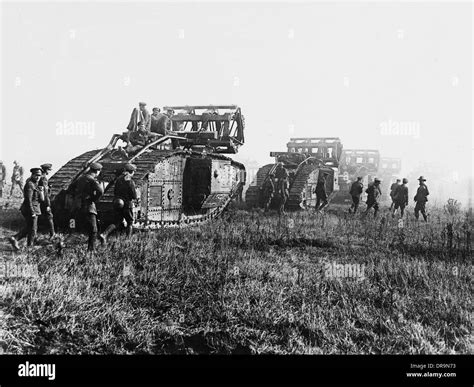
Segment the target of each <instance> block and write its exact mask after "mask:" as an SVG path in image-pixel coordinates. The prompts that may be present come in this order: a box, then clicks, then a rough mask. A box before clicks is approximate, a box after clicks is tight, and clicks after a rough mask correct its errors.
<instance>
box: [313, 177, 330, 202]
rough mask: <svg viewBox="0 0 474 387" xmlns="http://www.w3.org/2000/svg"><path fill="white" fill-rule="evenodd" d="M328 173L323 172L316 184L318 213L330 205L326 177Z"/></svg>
mask: <svg viewBox="0 0 474 387" xmlns="http://www.w3.org/2000/svg"><path fill="white" fill-rule="evenodd" d="M327 176H328V174H327V173H325V172H323V173H322V174H320V176H319V177H318V182H317V184H316V188H315V190H314V191H315V193H316V207H315V210H316V211H321V210H322V209H323V208H324V207H326V205H327V204H328V195H327V193H326V177H327Z"/></svg>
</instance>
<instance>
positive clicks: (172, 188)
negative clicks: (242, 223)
mask: <svg viewBox="0 0 474 387" xmlns="http://www.w3.org/2000/svg"><path fill="white" fill-rule="evenodd" d="M163 111H166V112H168V118H169V120H170V124H171V125H170V126H169V128H170V130H168V131H167V132H166V133H165V134H162V135H155V136H154V137H152V138H149V139H148V140H147V143H146V144H145V145H143V146H141V147H140V146H138V147H135V149H134V151H133V153H130V152H127V151H126V149H125V148H124V147H123V145H124V144H123V139H124V136H125V135H127V132H125V133H123V134H115V135H113V136H112V139H111V140H110V142H109V144H108V145H107V146H106V147H105V148H103V149H100V150H91V151H88V152H85V153H83V154H81V155H79V156H77V157H75V158H73V159H71V160H70V161H69V162H67V163H66V164H65V165H64V166H63V167H62V168H60V169H59V170H58V171H57V172H56V173H55V174H54V175H53V176H52V177H51V178H50V180H49V183H50V187H51V188H50V190H51V191H50V192H51V197H52V209H53V212H54V216H55V221H56V223H57V224H58V226H60V227H61V228H63V229H64V228H66V229H68V228H69V229H71V228H76V227H77V224H78V223H80V222H79V219H78V214H77V211H76V210H75V209H74V208H75V206H74V205H73V203H74V197H73V195H72V193H71V192H70V190H68V188H69V187H70V185H71V184H72V183H73V182H74V181H75V180H76V179H78V178H79V177H80V176H81V175H82V174H84V173H86V172H87V171H88V169H89V165H90V164H91V163H93V162H100V164H102V166H103V169H102V171H101V173H100V175H99V177H98V180H99V182H100V183H101V184H102V186H103V188H104V195H103V196H102V198H101V199H100V200H99V202H98V203H97V209H98V218H99V220H100V223H101V227H104V226H106V225H107V224H108V223H110V221H111V219H112V214H113V208H112V201H113V191H114V183H115V180H116V178H117V177H118V175H119V174H120V172H121V170H122V169H123V167H124V166H125V164H127V163H133V164H134V165H136V167H137V169H136V171H135V174H134V176H133V180H134V182H135V185H136V188H137V194H138V198H139V200H138V205H136V206H135V208H134V210H133V211H134V228H136V229H156V228H161V227H181V226H185V225H192V224H198V223H203V222H207V221H211V220H212V219H215V218H216V217H218V216H219V215H220V214H221V213H222V211H223V210H224V209H225V208H226V207H227V206H228V205H229V203H230V202H231V200H232V199H233V198H235V197H239V195H241V192H242V188H243V186H244V184H245V176H246V174H245V168H244V166H243V165H242V164H240V163H238V162H236V161H234V160H232V159H231V158H230V157H228V156H227V154H235V153H237V151H238V148H239V147H240V146H242V145H243V144H244V117H243V115H242V113H241V109H240V108H239V107H238V106H235V105H212V106H167V107H164V108H163ZM128 134H129V133H128ZM121 144H122V145H121ZM136 148H138V149H136ZM76 221H78V222H76Z"/></svg>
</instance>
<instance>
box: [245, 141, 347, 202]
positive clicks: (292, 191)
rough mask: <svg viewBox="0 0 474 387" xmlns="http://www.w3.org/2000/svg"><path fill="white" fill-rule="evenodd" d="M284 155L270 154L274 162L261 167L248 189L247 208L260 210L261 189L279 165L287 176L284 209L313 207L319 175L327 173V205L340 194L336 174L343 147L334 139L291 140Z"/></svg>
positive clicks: (262, 199)
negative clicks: (287, 188)
mask: <svg viewBox="0 0 474 387" xmlns="http://www.w3.org/2000/svg"><path fill="white" fill-rule="evenodd" d="M287 148H288V150H287V151H286V152H270V156H271V157H274V159H275V162H274V163H272V164H267V165H264V166H263V167H261V168H260V169H259V170H258V171H257V174H256V177H255V179H254V181H253V182H252V183H251V185H250V186H249V188H248V189H247V192H246V195H245V201H246V203H247V205H248V206H249V207H263V205H264V202H265V197H264V196H265V193H264V187H265V183H266V181H267V180H268V179H269V176H270V174H271V173H274V172H275V171H276V169H277V166H278V164H279V163H281V164H282V165H283V167H284V168H285V169H286V170H287V172H288V175H289V183H290V188H289V198H288V200H287V202H286V205H285V208H286V209H289V210H299V209H306V208H314V207H315V206H316V194H315V188H316V184H317V182H318V178H319V176H320V174H321V173H326V174H327V175H328V177H327V178H326V191H327V192H326V193H327V195H328V202H329V201H330V200H331V199H332V197H333V196H334V194H335V193H336V192H337V191H338V190H339V185H338V172H339V160H340V157H341V153H342V143H341V140H340V139H339V138H337V137H310V138H291V139H290V142H288V143H287ZM279 200H280V199H279V198H278V197H277V196H275V197H274V198H273V200H272V203H271V204H270V208H277V207H278V202H279Z"/></svg>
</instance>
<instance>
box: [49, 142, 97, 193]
mask: <svg viewBox="0 0 474 387" xmlns="http://www.w3.org/2000/svg"><path fill="white" fill-rule="evenodd" d="M99 152H100V150H92V151H89V152H85V153H83V154H82V155H80V156H77V157H76V158H74V159H72V160H70V161H68V162H67V163H66V164H65V165H64V166H62V167H61V168H60V169H59V170H58V171H57V172H56V173H55V174H54V175H53V176H51V177H50V178H49V181H48V182H49V185H50V187H51V190H50V196H51V199H54V197H55V196H56V195H57V194H58V193H59V192H61V190H63V189H66V188H67V187H68V186H69V185H70V184H71V183H72V182H73V180H74V179H75V178H76V176H77V175H78V174H79V173H80V172H82V171H83V170H84V168H85V167H86V166H87V165H86V164H87V161H88V160H89V159H91V158H92V157H93V156H94V155H96V154H98V153H99Z"/></svg>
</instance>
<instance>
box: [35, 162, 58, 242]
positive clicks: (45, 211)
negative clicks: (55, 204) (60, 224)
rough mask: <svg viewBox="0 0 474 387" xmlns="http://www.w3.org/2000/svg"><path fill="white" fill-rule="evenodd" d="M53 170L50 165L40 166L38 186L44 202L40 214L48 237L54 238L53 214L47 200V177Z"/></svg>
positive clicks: (49, 202) (49, 201)
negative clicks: (46, 224) (46, 226)
mask: <svg viewBox="0 0 474 387" xmlns="http://www.w3.org/2000/svg"><path fill="white" fill-rule="evenodd" d="M52 168H53V165H52V164H49V163H47V164H42V165H41V171H42V175H41V177H40V180H39V183H38V186H39V187H40V188H41V187H42V189H43V194H44V201H42V202H41V214H42V215H43V216H44V217H45V218H46V219H47V221H48V227H49V236H50V237H51V238H53V237H54V235H55V233H54V221H53V212H52V211H51V200H50V198H49V183H48V175H49V173H50V172H51V169H52Z"/></svg>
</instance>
